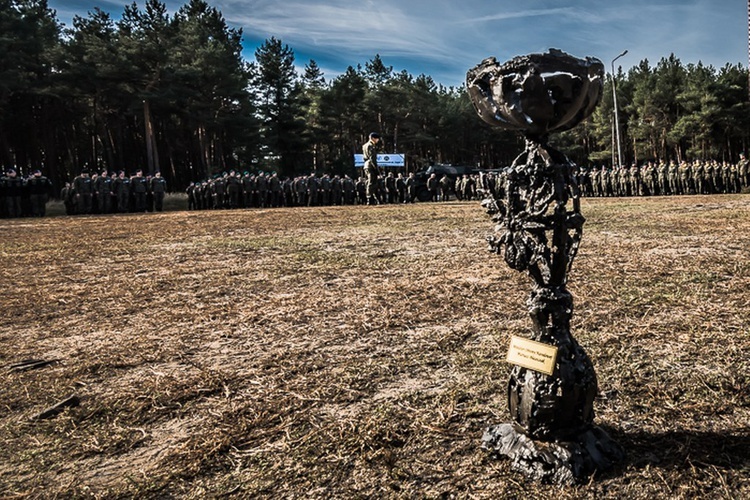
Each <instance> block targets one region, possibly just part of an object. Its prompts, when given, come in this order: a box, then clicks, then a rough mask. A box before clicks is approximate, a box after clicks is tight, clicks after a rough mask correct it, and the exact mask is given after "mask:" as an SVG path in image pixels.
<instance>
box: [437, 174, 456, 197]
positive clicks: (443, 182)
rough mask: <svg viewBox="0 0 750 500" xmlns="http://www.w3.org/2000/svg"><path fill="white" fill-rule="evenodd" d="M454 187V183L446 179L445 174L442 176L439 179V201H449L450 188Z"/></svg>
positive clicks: (448, 178)
mask: <svg viewBox="0 0 750 500" xmlns="http://www.w3.org/2000/svg"><path fill="white" fill-rule="evenodd" d="M454 185H455V182H453V181H452V180H451V178H450V177H448V175H447V174H443V176H442V177H441V178H440V201H449V200H450V197H451V187H453V186H454Z"/></svg>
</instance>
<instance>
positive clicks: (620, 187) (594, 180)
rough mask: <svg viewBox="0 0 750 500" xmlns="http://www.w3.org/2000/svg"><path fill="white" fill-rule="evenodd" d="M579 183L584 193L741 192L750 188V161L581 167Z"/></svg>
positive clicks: (640, 194) (604, 195) (594, 194)
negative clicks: (609, 167) (610, 167)
mask: <svg viewBox="0 0 750 500" xmlns="http://www.w3.org/2000/svg"><path fill="white" fill-rule="evenodd" d="M579 177H580V178H579V185H580V186H581V191H582V194H583V195H584V196H601V197H606V196H657V195H661V196H667V195H681V194H724V193H740V192H742V190H743V189H747V188H749V187H750V162H749V161H748V160H747V159H746V158H745V155H744V154H743V155H740V160H739V161H738V162H737V163H730V162H726V161H724V162H718V161H701V160H697V161H692V162H690V161H683V162H682V163H680V164H679V165H678V164H677V163H676V162H674V161H671V162H669V163H665V162H659V163H655V162H646V163H644V164H643V165H641V166H638V165H636V164H633V165H631V166H629V167H628V166H625V167H622V168H618V167H614V168H612V169H608V168H605V167H601V168H600V167H593V168H591V169H589V168H582V169H581V171H580V174H579Z"/></svg>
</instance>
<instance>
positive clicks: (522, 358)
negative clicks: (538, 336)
mask: <svg viewBox="0 0 750 500" xmlns="http://www.w3.org/2000/svg"><path fill="white" fill-rule="evenodd" d="M506 360H507V361H508V363H511V364H514V365H518V366H522V367H524V368H528V369H529V370H534V371H537V372H540V373H544V374H545V375H552V372H554V371H555V361H556V360H557V347H555V346H552V345H549V344H543V343H541V342H536V341H534V340H529V339H526V338H523V337H516V336H515V335H513V336H511V338H510V347H509V348H508V357H507V358H506Z"/></svg>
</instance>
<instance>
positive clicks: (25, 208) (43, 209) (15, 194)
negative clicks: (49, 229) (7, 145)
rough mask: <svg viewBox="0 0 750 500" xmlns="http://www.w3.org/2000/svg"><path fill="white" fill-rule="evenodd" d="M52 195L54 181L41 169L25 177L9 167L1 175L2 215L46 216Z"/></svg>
mask: <svg viewBox="0 0 750 500" xmlns="http://www.w3.org/2000/svg"><path fill="white" fill-rule="evenodd" d="M52 195H53V191H52V182H51V181H50V180H49V179H48V178H47V177H45V176H43V175H42V171H41V170H34V171H33V172H32V173H31V175H29V176H28V177H23V176H21V175H19V173H18V171H17V170H16V169H15V168H9V169H7V170H6V171H5V173H4V175H2V176H1V177H0V217H27V216H31V217H44V216H45V215H46V214H47V202H48V201H49V199H50V198H51V197H52Z"/></svg>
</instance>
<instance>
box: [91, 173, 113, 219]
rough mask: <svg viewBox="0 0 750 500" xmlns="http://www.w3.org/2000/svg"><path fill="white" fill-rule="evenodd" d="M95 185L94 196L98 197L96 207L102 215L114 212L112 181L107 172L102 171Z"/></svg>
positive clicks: (94, 182)
mask: <svg viewBox="0 0 750 500" xmlns="http://www.w3.org/2000/svg"><path fill="white" fill-rule="evenodd" d="M93 184H94V190H93V191H94V196H95V197H96V206H97V207H98V208H99V213H100V214H108V213H110V212H111V211H112V179H111V178H110V176H109V175H108V173H107V171H106V170H102V172H101V175H99V176H98V177H97V178H96V180H95V181H93Z"/></svg>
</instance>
